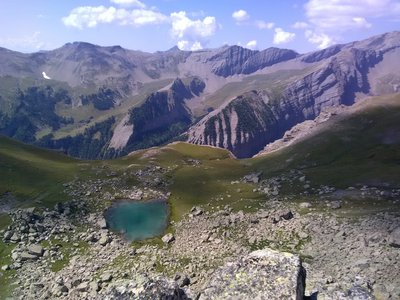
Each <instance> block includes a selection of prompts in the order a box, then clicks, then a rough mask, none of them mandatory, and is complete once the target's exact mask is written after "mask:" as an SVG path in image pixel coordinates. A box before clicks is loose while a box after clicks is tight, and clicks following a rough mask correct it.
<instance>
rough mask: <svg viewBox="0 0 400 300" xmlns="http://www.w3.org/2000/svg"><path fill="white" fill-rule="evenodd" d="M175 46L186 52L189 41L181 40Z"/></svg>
mask: <svg viewBox="0 0 400 300" xmlns="http://www.w3.org/2000/svg"><path fill="white" fill-rule="evenodd" d="M176 45H177V46H178V48H179V49H181V50H187V49H188V46H189V41H185V40H181V41H178V43H177V44H176Z"/></svg>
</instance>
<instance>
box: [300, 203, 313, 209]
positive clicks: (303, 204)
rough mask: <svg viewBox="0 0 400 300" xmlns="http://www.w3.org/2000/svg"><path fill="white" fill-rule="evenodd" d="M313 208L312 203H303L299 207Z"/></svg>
mask: <svg viewBox="0 0 400 300" xmlns="http://www.w3.org/2000/svg"><path fill="white" fill-rule="evenodd" d="M311 206H312V204H311V203H310V202H302V203H300V205H299V207H300V208H310V207H311Z"/></svg>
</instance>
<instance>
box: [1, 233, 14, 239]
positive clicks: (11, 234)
mask: <svg viewBox="0 0 400 300" xmlns="http://www.w3.org/2000/svg"><path fill="white" fill-rule="evenodd" d="M13 235H14V232H12V231H6V232H5V233H4V235H3V238H4V240H9V239H11V237H12V236H13Z"/></svg>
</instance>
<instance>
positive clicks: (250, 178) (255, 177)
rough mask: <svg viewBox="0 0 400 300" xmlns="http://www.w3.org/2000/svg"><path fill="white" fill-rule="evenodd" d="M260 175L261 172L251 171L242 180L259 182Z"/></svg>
mask: <svg viewBox="0 0 400 300" xmlns="http://www.w3.org/2000/svg"><path fill="white" fill-rule="evenodd" d="M261 175H262V172H258V173H251V174H249V175H246V176H244V181H245V182H249V183H259V182H260V177H261Z"/></svg>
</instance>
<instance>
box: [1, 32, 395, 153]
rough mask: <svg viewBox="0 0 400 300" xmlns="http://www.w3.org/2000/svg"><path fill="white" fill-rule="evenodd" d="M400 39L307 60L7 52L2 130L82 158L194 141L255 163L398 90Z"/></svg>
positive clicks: (221, 54)
mask: <svg viewBox="0 0 400 300" xmlns="http://www.w3.org/2000/svg"><path fill="white" fill-rule="evenodd" d="M399 49H400V32H392V33H387V34H383V35H379V36H375V37H372V38H369V39H367V40H364V41H360V42H353V43H349V44H345V45H336V46H332V47H330V48H327V49H324V50H321V51H316V52H312V53H307V54H302V55H300V54H298V53H296V52H295V51H292V50H287V49H278V48H268V49H265V50H262V51H254V50H249V49H245V48H242V47H239V46H224V47H221V48H218V49H210V50H200V51H181V50H179V49H178V48H176V47H175V48H172V49H170V50H168V51H165V52H156V53H145V52H141V51H132V50H127V49H123V48H122V47H120V46H112V47H100V46H96V45H92V44H89V43H84V42H75V43H69V44H66V45H64V46H62V47H60V48H58V49H55V50H52V51H45V52H43V51H42V52H38V53H32V54H23V53H18V52H14V51H10V50H7V49H4V48H0V133H3V134H6V135H8V136H10V137H13V138H17V139H19V140H22V141H25V142H29V143H33V144H38V145H41V146H45V147H49V148H54V149H59V150H61V151H63V152H65V153H68V154H70V155H72V156H77V157H82V158H105V157H114V156H120V155H124V154H126V153H128V152H129V151H131V150H135V149H139V148H145V147H149V146H154V145H159V144H162V143H165V142H168V141H171V140H176V139H180V140H188V141H189V142H192V143H196V144H202V145H203V144H204V145H212V146H217V147H223V148H226V149H229V150H231V151H232V152H233V153H234V154H235V155H237V156H238V157H248V156H252V155H254V154H256V153H257V152H258V151H260V150H262V149H263V148H264V147H265V145H266V144H267V143H270V142H273V141H274V140H276V139H278V138H280V137H282V136H283V135H284V133H285V132H286V131H287V130H289V129H290V128H292V127H293V126H294V125H296V124H298V123H299V122H303V121H304V120H312V119H314V118H315V117H317V116H318V115H319V114H320V113H321V111H323V110H324V109H325V108H327V107H331V106H337V105H341V104H344V105H352V104H353V103H354V102H356V101H358V100H360V99H362V98H364V97H366V96H367V95H381V94H387V93H393V92H398V89H399V86H400V75H398V70H399V67H400V59H399V58H400V50H399Z"/></svg>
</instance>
